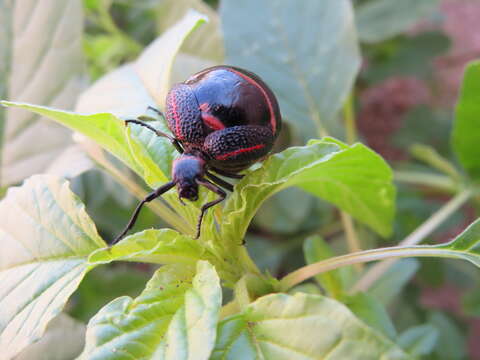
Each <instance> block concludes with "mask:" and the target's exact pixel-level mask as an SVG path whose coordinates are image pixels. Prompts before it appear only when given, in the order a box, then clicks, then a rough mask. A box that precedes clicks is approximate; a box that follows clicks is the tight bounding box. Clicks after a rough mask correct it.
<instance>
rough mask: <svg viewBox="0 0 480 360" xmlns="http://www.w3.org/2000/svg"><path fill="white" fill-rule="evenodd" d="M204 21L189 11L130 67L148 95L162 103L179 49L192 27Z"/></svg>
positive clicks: (168, 88)
mask: <svg viewBox="0 0 480 360" xmlns="http://www.w3.org/2000/svg"><path fill="white" fill-rule="evenodd" d="M206 21H207V18H206V17H205V16H203V15H202V14H200V13H197V12H196V11H193V10H190V11H189V12H187V13H186V14H185V16H184V17H183V18H182V19H181V20H180V21H179V22H178V23H176V24H175V25H174V26H172V27H171V28H169V29H168V30H167V31H166V32H165V33H164V34H163V35H162V36H160V37H159V38H157V39H156V40H155V41H154V42H153V43H151V44H150V45H149V46H148V47H147V48H146V49H145V50H144V51H143V53H142V54H141V55H140V56H139V58H138V59H137V61H136V62H135V64H134V65H133V66H134V68H135V71H136V73H137V74H138V76H139V77H140V79H141V81H142V83H143V84H144V85H145V87H146V88H147V90H148V92H149V94H150V96H152V97H153V99H155V101H156V102H157V104H163V102H164V101H165V99H166V97H167V93H168V91H169V90H170V73H171V72H172V65H173V61H174V59H175V55H176V54H177V52H178V50H179V49H180V46H181V45H182V43H183V41H184V40H185V39H186V37H187V36H188V35H189V34H190V33H191V32H192V31H193V30H195V28H196V27H198V26H199V25H201V24H202V23H204V22H206Z"/></svg>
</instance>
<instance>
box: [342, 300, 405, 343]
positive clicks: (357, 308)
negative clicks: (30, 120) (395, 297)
mask: <svg viewBox="0 0 480 360" xmlns="http://www.w3.org/2000/svg"><path fill="white" fill-rule="evenodd" d="M345 305H347V306H348V308H349V309H350V310H351V311H352V312H353V313H354V314H355V316H357V317H358V318H359V319H360V320H362V321H363V322H364V323H365V324H367V325H369V326H371V327H372V328H374V329H375V330H377V331H378V332H379V333H381V334H384V335H385V336H387V337H388V338H390V339H391V340H395V338H396V336H397V331H396V330H395V326H394V325H393V323H392V319H390V316H389V315H388V313H387V310H386V309H385V307H384V306H383V304H382V303H381V302H379V301H378V300H377V299H376V298H375V297H373V296H371V295H369V294H365V293H358V294H355V295H352V296H349V297H348V298H347V299H346V301H345Z"/></svg>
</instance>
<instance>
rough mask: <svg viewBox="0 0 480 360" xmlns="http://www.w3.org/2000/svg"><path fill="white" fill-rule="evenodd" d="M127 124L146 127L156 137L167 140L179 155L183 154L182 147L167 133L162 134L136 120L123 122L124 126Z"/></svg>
mask: <svg viewBox="0 0 480 360" xmlns="http://www.w3.org/2000/svg"><path fill="white" fill-rule="evenodd" d="M128 124H137V125H140V126H143V127H146V128H147V129H149V130H151V131H153V132H154V133H155V134H156V135H157V136H162V137H166V138H167V139H168V140H170V142H171V143H172V145H173V146H175V149H177V151H178V152H179V153H180V154H183V151H184V150H183V148H182V145H181V144H180V142H179V141H178V140H177V139H175V138H174V137H173V136H171V135H168V134H167V133H164V132H162V131H160V130H157V129H155V128H154V127H153V126H152V125H150V124H147V123H146V122H144V121H141V120H138V119H128V120H125V125H128Z"/></svg>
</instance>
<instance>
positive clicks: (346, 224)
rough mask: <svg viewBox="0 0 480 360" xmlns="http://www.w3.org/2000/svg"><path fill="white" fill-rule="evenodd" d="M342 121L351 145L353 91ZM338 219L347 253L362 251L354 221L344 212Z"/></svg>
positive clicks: (354, 131)
mask: <svg viewBox="0 0 480 360" xmlns="http://www.w3.org/2000/svg"><path fill="white" fill-rule="evenodd" d="M343 119H344V122H345V132H346V139H347V143H348V144H349V145H351V144H353V143H354V142H355V141H356V140H357V126H356V123H355V111H354V94H353V90H352V92H351V93H350V94H349V95H348V98H347V100H346V101H345V104H344V105H343ZM340 217H341V219H342V225H343V229H344V231H345V237H346V239H347V244H348V249H349V252H351V253H352V252H357V251H360V250H362V248H361V246H360V241H359V239H358V236H357V233H356V231H355V226H354V221H353V219H352V217H351V216H350V215H349V214H347V213H346V212H344V211H340ZM362 268H363V266H362V264H357V265H356V266H355V269H356V270H358V271H360V270H362Z"/></svg>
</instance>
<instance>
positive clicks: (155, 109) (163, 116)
mask: <svg viewBox="0 0 480 360" xmlns="http://www.w3.org/2000/svg"><path fill="white" fill-rule="evenodd" d="M147 110H152V111H153V112H156V113H157V114H158V115H160V117H161V118H162V119H163V120H165V114H164V113H163V112H162V111H161V110H158V109H157V108H154V107H153V106H150V105H149V106H148V107H147Z"/></svg>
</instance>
